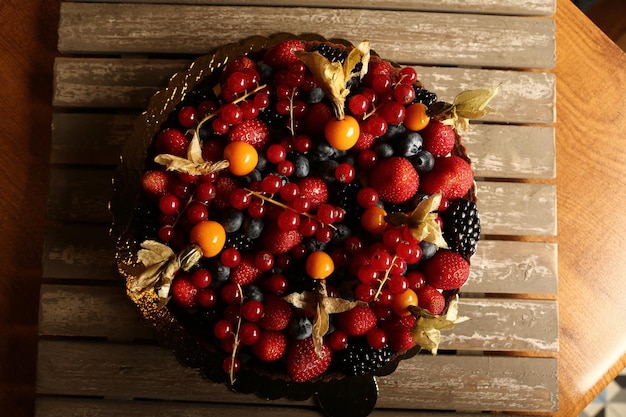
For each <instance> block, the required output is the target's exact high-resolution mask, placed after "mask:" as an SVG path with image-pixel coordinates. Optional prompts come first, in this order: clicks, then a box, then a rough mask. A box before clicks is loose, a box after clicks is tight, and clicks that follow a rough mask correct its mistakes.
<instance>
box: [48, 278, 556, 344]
mask: <svg viewBox="0 0 626 417" xmlns="http://www.w3.org/2000/svg"><path fill="white" fill-rule="evenodd" d="M459 308H460V310H461V312H462V314H463V315H465V316H467V317H469V318H470V320H471V321H470V322H466V323H465V324H460V325H458V326H456V328H455V329H453V330H451V331H445V332H443V334H442V342H441V346H440V349H442V350H445V349H448V350H455V349H462V350H480V351H525V352H556V351H557V350H558V340H557V336H558V327H557V323H558V320H557V309H556V302H554V301H550V300H515V299H497V298H467V299H461V301H460V304H459ZM40 317H41V320H40V322H39V334H40V335H43V336H74V337H81V336H82V337H106V338H109V339H114V340H128V341H131V340H133V339H135V338H138V339H146V338H151V332H150V331H148V329H147V328H145V327H143V326H142V324H141V323H140V321H139V320H138V312H137V311H136V309H135V307H134V306H133V305H132V303H131V302H130V301H129V300H128V299H127V298H126V295H125V293H124V290H123V289H122V288H121V287H120V286H116V287H100V286H78V285H44V286H43V287H42V290H41V313H40Z"/></svg>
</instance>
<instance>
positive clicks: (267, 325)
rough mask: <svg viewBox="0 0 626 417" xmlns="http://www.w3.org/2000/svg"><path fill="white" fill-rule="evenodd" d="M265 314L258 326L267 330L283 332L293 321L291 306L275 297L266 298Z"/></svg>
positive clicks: (264, 304)
mask: <svg viewBox="0 0 626 417" xmlns="http://www.w3.org/2000/svg"><path fill="white" fill-rule="evenodd" d="M263 312H264V314H263V317H262V318H261V319H260V320H259V321H258V324H259V326H261V328H263V329H265V330H276V331H278V330H283V329H285V328H286V327H287V326H288V325H289V321H290V320H291V305H290V304H289V303H288V302H287V301H285V300H283V299H282V298H280V297H278V296H275V295H268V296H267V297H265V301H264V302H263Z"/></svg>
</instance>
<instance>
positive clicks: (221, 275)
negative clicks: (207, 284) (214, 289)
mask: <svg viewBox="0 0 626 417" xmlns="http://www.w3.org/2000/svg"><path fill="white" fill-rule="evenodd" d="M229 277H230V268H229V267H227V266H225V265H223V264H222V263H221V262H216V264H215V274H214V278H215V279H216V280H218V281H226V280H228V278H229Z"/></svg>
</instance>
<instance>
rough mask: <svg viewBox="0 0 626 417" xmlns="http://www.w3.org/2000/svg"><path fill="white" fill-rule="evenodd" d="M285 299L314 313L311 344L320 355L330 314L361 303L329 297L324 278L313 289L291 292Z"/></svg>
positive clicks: (346, 309) (328, 326) (328, 325)
mask: <svg viewBox="0 0 626 417" xmlns="http://www.w3.org/2000/svg"><path fill="white" fill-rule="evenodd" d="M283 299H284V300H285V301H287V302H288V303H290V304H291V305H293V306H294V307H296V308H300V309H302V310H304V311H305V312H307V313H309V314H315V319H314V320H313V334H312V338H313V346H314V347H315V353H317V355H318V356H319V355H321V353H322V345H323V342H324V336H325V335H326V333H328V329H329V328H330V314H337V313H343V312H344V311H348V310H351V309H353V308H354V307H356V306H358V305H360V304H362V303H361V302H359V301H348V300H345V299H343V298H336V297H329V296H328V292H327V291H326V282H325V280H323V279H322V280H318V284H317V289H316V290H315V291H305V292H302V293H291V294H289V295H287V296H285V297H283Z"/></svg>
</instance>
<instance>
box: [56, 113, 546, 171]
mask: <svg viewBox="0 0 626 417" xmlns="http://www.w3.org/2000/svg"><path fill="white" fill-rule="evenodd" d="M136 117H137V115H136V114H125V115H117V114H94V113H57V114H55V115H54V116H53V120H52V124H53V130H52V149H51V155H50V160H51V162H53V163H63V164H76V165H82V164H87V165H114V164H117V163H118V162H119V159H120V158H119V155H120V152H121V147H122V144H123V143H124V142H125V141H126V140H128V138H129V137H131V136H132V128H133V123H134V121H135V118H136ZM462 134H463V139H462V140H463V143H464V144H465V145H466V147H467V150H468V155H469V156H470V157H471V159H472V166H473V168H474V174H475V175H476V176H477V177H494V178H540V179H552V178H554V177H555V175H556V168H555V159H554V156H555V146H554V128H552V127H536V126H515V125H508V126H503V125H489V124H478V123H477V124H473V125H472V126H471V129H470V130H469V131H467V132H462ZM94 148H96V152H94V151H93V149H94Z"/></svg>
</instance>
